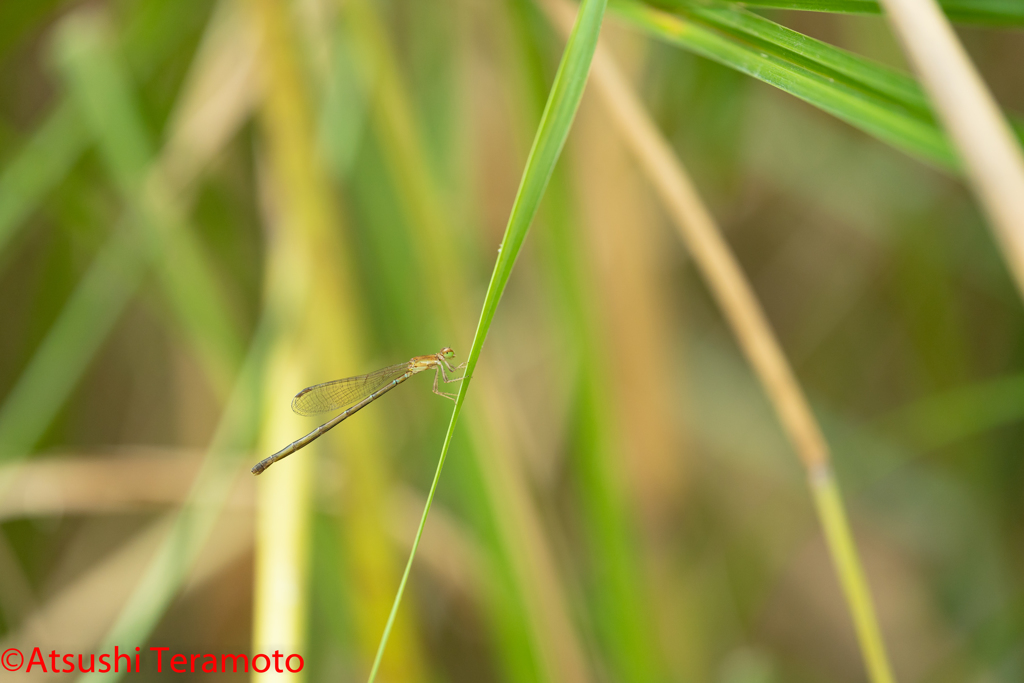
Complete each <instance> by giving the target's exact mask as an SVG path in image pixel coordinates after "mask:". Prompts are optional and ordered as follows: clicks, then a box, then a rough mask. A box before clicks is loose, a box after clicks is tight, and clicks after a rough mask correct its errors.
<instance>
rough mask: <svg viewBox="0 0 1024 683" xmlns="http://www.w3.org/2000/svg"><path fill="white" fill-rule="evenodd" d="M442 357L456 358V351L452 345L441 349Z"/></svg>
mask: <svg viewBox="0 0 1024 683" xmlns="http://www.w3.org/2000/svg"><path fill="white" fill-rule="evenodd" d="M441 357H442V358H444V359H446V360H453V359H454V358H455V351H453V350H452V347H450V346H446V347H444V348H443V349H441Z"/></svg>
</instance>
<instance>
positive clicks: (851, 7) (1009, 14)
mask: <svg viewBox="0 0 1024 683" xmlns="http://www.w3.org/2000/svg"><path fill="white" fill-rule="evenodd" d="M733 4H736V5H738V6H740V7H757V8H764V9H789V10H804V11H809V12H838V13H842V14H881V13H882V8H881V7H880V6H879V4H878V3H877V2H876V1H875V0H743V1H742V2H736V3H733ZM939 5H940V6H941V7H942V10H943V11H944V12H945V13H946V16H947V17H949V19H950V20H951V21H955V22H960V23H971V24H990V25H994V26H1021V25H1024V3H1021V2H1019V0H939Z"/></svg>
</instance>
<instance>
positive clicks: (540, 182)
mask: <svg viewBox="0 0 1024 683" xmlns="http://www.w3.org/2000/svg"><path fill="white" fill-rule="evenodd" d="M606 4H607V3H606V0H584V1H583V2H582V3H581V4H580V9H579V13H578V14H577V17H576V25H575V26H574V27H573V32H572V35H571V36H570V37H569V41H568V43H567V44H566V47H565V52H564V53H563V56H562V61H561V64H560V65H559V67H558V73H557V74H556V75H555V81H554V83H553V84H552V86H551V94H550V96H549V97H548V103H547V105H546V106H545V108H544V114H543V115H542V116H541V120H540V125H539V127H538V129H537V135H536V137H535V138H534V143H533V148H532V149H531V150H530V156H529V157H528V159H527V161H526V168H525V170H524V171H523V177H522V180H521V181H520V184H519V191H518V193H517V195H516V199H515V201H514V203H513V205H512V212H511V215H510V216H509V221H508V226H507V227H506V229H505V236H504V239H503V240H502V244H501V246H500V247H499V252H498V260H497V263H496V264H495V266H494V272H493V273H492V275H491V282H490V285H489V286H488V288H487V294H486V295H485V297H484V304H483V310H482V311H481V313H480V321H479V323H478V325H477V330H476V335H475V336H474V338H473V345H472V347H471V349H470V352H469V359H468V360H467V364H466V374H465V379H464V380H463V381H462V383H461V385H460V387H459V395H458V398H457V400H456V402H455V409H454V410H453V411H452V417H451V421H450V422H449V424H448V431H447V433H446V434H445V439H444V445H443V446H442V447H441V456H440V458H439V459H438V462H437V470H436V472H435V473H434V479H433V481H432V482H431V485H430V492H429V493H428V494H427V503H426V506H425V507H424V508H423V517H422V518H421V519H420V524H419V528H418V529H417V530H416V538H415V540H414V541H413V546H412V551H411V552H410V553H409V561H408V562H407V563H406V567H405V572H404V573H403V575H402V580H401V583H400V584H399V586H398V592H397V594H396V595H395V602H394V605H393V606H392V608H391V614H390V615H389V616H388V622H387V625H386V626H385V627H384V634H383V635H382V637H381V641H380V646H379V647H378V649H377V655H376V657H375V658H374V662H373V667H372V668H371V670H370V677H369V681H370V682H371V683H372V681H373V680H374V679H375V678H376V676H377V670H378V668H379V667H380V661H381V658H382V656H383V654H384V649H385V647H386V646H387V641H388V636H389V634H390V632H391V627H392V625H393V624H394V620H395V615H396V614H397V613H398V606H399V604H401V601H402V594H403V593H404V591H405V585H406V582H407V581H408V579H409V571H410V569H411V568H412V563H413V560H414V559H415V557H416V548H417V547H418V546H419V542H420V538H421V537H422V535H423V527H424V526H425V525H426V522H427V515H428V514H429V512H430V505H431V503H432V502H433V500H434V494H435V492H436V491H437V484H438V481H439V480H440V478H441V470H442V468H443V467H444V460H445V456H446V455H447V454H448V448H449V446H450V445H451V441H452V436H453V435H454V433H455V424H456V423H457V421H458V418H459V414H460V413H461V411H462V405H463V403H464V402H465V400H466V391H467V390H468V388H469V384H470V381H471V380H472V378H473V370H474V369H475V368H476V364H477V362H478V361H479V358H480V352H481V350H482V349H483V344H484V340H485V339H486V337H487V332H488V330H489V329H490V326H491V322H492V320H493V319H494V314H495V311H497V308H498V303H499V301H500V300H501V295H502V293H503V292H504V290H505V285H506V284H507V283H508V279H509V277H510V276H511V274H512V268H513V266H514V265H515V260H516V256H518V255H519V250H520V249H521V248H522V245H523V241H524V240H525V239H526V234H527V232H529V228H530V224H531V223H532V222H533V217H534V216H535V215H536V213H537V208H538V206H539V205H540V200H541V197H543V195H544V190H545V188H546V187H547V184H548V180H549V179H550V178H551V173H552V172H553V170H554V167H555V163H556V162H557V161H558V157H559V155H560V154H561V151H562V147H563V146H564V144H565V140H566V138H567V137H568V135H569V130H570V129H571V128H572V122H573V119H574V118H575V116H576V110H577V108H578V107H579V103H580V98H581V97H582V96H583V88H584V86H585V85H586V81H587V74H588V72H589V70H590V62H591V60H592V59H593V56H594V50H595V48H596V47H597V38H598V35H599V34H600V31H601V20H602V18H603V17H604V10H605V6H606Z"/></svg>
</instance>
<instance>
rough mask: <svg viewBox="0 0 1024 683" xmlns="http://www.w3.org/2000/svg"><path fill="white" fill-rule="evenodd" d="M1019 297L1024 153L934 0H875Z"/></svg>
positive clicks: (1023, 277) (1023, 279) (1023, 288)
mask: <svg viewBox="0 0 1024 683" xmlns="http://www.w3.org/2000/svg"><path fill="white" fill-rule="evenodd" d="M881 4H882V7H883V8H885V11H886V14H887V15H888V17H889V22H890V23H891V24H892V27H893V30H894V31H895V33H896V35H897V36H898V37H899V39H900V41H901V42H902V43H903V49H904V51H905V52H906V53H907V57H908V59H909V60H910V63H911V64H913V66H914V69H915V70H916V71H917V74H918V76H920V78H921V82H922V84H923V85H924V88H925V90H926V91H927V92H928V95H929V96H930V97H931V100H932V103H933V104H934V105H935V111H936V114H938V117H939V120H940V121H941V122H942V125H943V127H944V128H945V129H946V131H947V132H948V133H949V136H950V137H951V138H952V140H953V144H954V146H955V147H956V149H957V151H958V152H959V154H960V158H961V159H962V160H963V163H964V165H965V166H966V167H967V168H966V170H967V180H968V182H969V183H970V185H971V188H972V189H973V190H974V193H975V194H976V195H977V196H978V201H979V202H980V203H981V207H982V209H983V210H984V212H985V213H986V214H987V216H988V219H989V222H990V223H991V225H992V229H993V231H994V232H995V236H996V241H997V242H998V243H999V245H1000V247H1001V248H1002V251H1003V257H1004V258H1005V259H1006V261H1007V263H1008V265H1009V266H1010V272H1011V273H1012V275H1013V277H1014V280H1015V281H1016V283H1017V288H1018V289H1019V290H1020V292H1021V294H1022V296H1024V155H1022V154H1021V149H1020V145H1018V143H1017V140H1016V138H1015V137H1014V135H1013V132H1012V131H1011V129H1010V126H1009V124H1008V123H1007V122H1006V119H1005V118H1004V117H1003V115H1002V113H1001V112H1000V111H999V106H998V105H997V104H996V101H995V99H994V98H993V97H992V94H991V93H990V92H989V91H988V88H986V86H985V83H984V81H982V80H981V76H980V75H979V74H978V72H977V70H976V69H975V68H974V65H973V64H972V63H971V60H970V58H969V57H968V56H967V53H966V52H965V51H964V48H963V46H962V45H961V44H960V42H959V41H958V40H957V37H956V34H955V33H954V32H953V27H952V26H950V24H949V21H948V20H947V19H946V17H945V15H943V14H942V10H941V9H940V8H939V6H938V4H936V3H935V2H934V0H881Z"/></svg>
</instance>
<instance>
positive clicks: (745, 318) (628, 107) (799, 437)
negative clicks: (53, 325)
mask: <svg viewBox="0 0 1024 683" xmlns="http://www.w3.org/2000/svg"><path fill="white" fill-rule="evenodd" d="M541 5H542V7H543V8H544V9H545V10H546V11H547V12H548V15H549V17H550V18H551V20H552V23H554V24H555V26H556V27H558V28H559V29H560V30H561V31H562V32H563V33H567V32H568V31H569V30H570V27H571V24H572V17H573V15H574V12H573V10H572V7H571V5H570V3H569V2H568V0H544V1H543V2H542V3H541ZM591 82H592V83H593V84H594V86H595V87H597V89H598V91H599V94H600V95H601V98H602V99H603V100H604V103H605V106H606V107H607V108H608V110H609V112H610V113H611V116H612V118H613V119H614V120H615V121H616V123H617V124H618V129H619V133H620V134H621V135H622V136H623V138H624V139H625V140H626V143H627V145H628V146H629V147H630V149H631V150H632V151H633V154H634V155H635V157H636V159H637V162H638V163H639V165H640V167H641V169H642V170H643V171H644V172H645V173H646V174H647V176H648V178H649V180H650V181H651V183H652V184H653V185H654V188H655V190H656V191H657V193H658V196H659V197H660V198H661V200H662V202H663V203H664V204H665V207H666V209H667V210H668V212H669V215H670V217H671V218H672V222H673V224H674V225H675V227H676V229H677V231H678V232H679V235H680V237H681V238H682V240H683V242H684V243H685V244H686V246H687V248H688V249H689V251H690V253H691V254H692V256H693V259H694V262H695V263H696V264H697V267H698V268H699V269H700V271H701V274H702V275H703V277H704V279H705V281H706V282H707V285H708V288H709V289H710V290H711V293H712V295H713V296H714V298H715V300H716V301H717V302H718V305H719V307H721V309H722V312H723V314H724V315H725V317H726V319H727V320H728V322H729V324H730V325H731V327H732V330H733V334H734V335H735V337H736V339H737V341H738V342H739V344H740V346H741V347H742V349H743V351H744V353H745V354H746V356H747V359H748V360H749V362H750V364H751V365H752V366H753V367H754V371H755V373H756V374H757V376H758V378H759V379H760V381H761V384H762V386H763V387H764V389H765V391H766V392H767V393H768V397H769V399H770V401H771V403H772V406H773V407H774V408H775V412H776V413H777V415H778V417H779V420H780V421H781V422H782V426H783V429H784V430H785V432H786V435H787V437H788V438H789V441H790V443H791V444H792V445H793V448H794V450H795V451H796V453H797V455H798V456H799V458H800V460H801V461H802V462H803V464H804V467H805V468H806V470H807V473H808V480H809V482H810V485H811V492H812V494H813V496H814V500H815V503H816V505H817V510H818V515H819V519H820V521H821V524H822V527H823V530H824V533H825V538H826V540H827V541H828V544H829V550H830V552H831V554H832V560H833V565H834V567H835V570H836V573H837V575H838V578H839V581H840V584H841V586H842V588H843V592H844V595H845V597H846V601H847V605H848V607H849V610H850V614H851V617H852V619H853V622H854V627H855V629H856V632H857V637H858V641H859V643H860V647H861V651H862V654H863V657H864V662H865V666H866V667H867V670H868V673H869V675H870V677H871V680H873V681H874V682H875V683H891V682H892V681H893V680H894V679H893V675H892V670H891V665H890V664H889V660H888V656H887V654H886V652H885V646H884V643H883V641H882V636H881V630H880V628H879V626H878V619H877V617H876V615H875V610H874V605H873V603H872V599H871V595H870V591H869V588H868V585H867V580H866V578H865V576H864V571H863V568H862V567H861V565H860V560H859V558H858V556H857V549H856V545H855V543H854V541H853V536H852V533H851V531H850V527H849V523H848V521H847V519H846V514H845V510H844V508H843V505H842V501H841V499H840V496H839V489H838V485H837V483H836V480H835V478H834V476H833V475H832V472H831V468H830V466H829V451H828V445H827V444H826V442H825V439H824V437H823V436H822V433H821V429H820V427H819V426H818V423H817V421H816V420H815V418H814V415H813V413H812V412H811V409H810V406H809V405H808V403H807V399H806V397H805V396H804V393H803V390H802V389H801V387H800V385H799V384H798V383H797V381H796V378H795V376H794V375H793V371H792V369H791V368H790V367H789V363H788V362H787V361H786V358H785V356H784V355H783V353H782V349H781V348H780V346H779V343H778V341H777V340H776V338H775V335H774V333H773V332H772V330H771V327H770V326H769V325H768V321H767V319H766V317H765V315H764V312H763V311H762V310H761V307H760V304H759V303H758V301H757V298H756V297H755V296H754V292H753V289H752V287H751V286H750V283H749V282H748V281H747V279H746V277H745V276H744V275H743V272H742V270H741V269H740V267H739V264H738V263H737V262H736V259H735V257H734V256H733V254H732V252H731V251H730V249H729V246H728V245H727V244H726V242H725V240H724V238H723V237H722V235H721V232H720V231H719V230H718V227H717V225H716V224H715V222H714V219H713V218H712V217H711V213H710V212H709V211H708V209H707V208H706V207H705V206H704V203H703V201H702V200H701V198H700V195H699V194H698V193H697V190H696V188H695V187H694V185H693V182H692V181H691V180H690V178H689V176H688V175H687V173H686V170H685V169H684V168H683V166H682V164H681V163H680V161H679V160H678V158H676V155H675V153H674V151H673V150H672V147H671V145H669V143H668V141H667V140H666V139H665V137H664V136H663V135H662V134H661V132H660V131H659V130H658V129H657V126H655V124H654V122H653V121H652V120H651V117H650V116H649V115H648V114H647V112H646V111H645V109H644V107H643V105H642V104H641V103H640V100H639V98H638V97H637V96H636V94H635V93H633V91H632V89H631V88H630V87H629V85H628V84H627V83H626V81H625V79H624V78H623V76H622V74H621V72H620V70H619V68H618V66H617V65H616V64H615V62H614V60H613V59H612V57H611V56H610V55H609V54H608V52H607V50H606V49H605V48H604V47H603V46H602V45H600V44H599V45H598V48H597V52H596V53H595V55H594V62H593V66H592V68H591Z"/></svg>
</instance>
